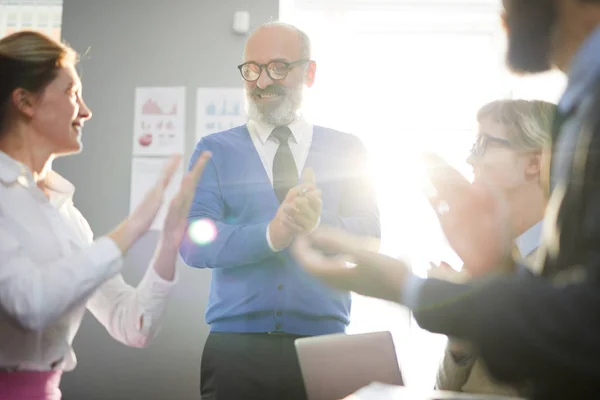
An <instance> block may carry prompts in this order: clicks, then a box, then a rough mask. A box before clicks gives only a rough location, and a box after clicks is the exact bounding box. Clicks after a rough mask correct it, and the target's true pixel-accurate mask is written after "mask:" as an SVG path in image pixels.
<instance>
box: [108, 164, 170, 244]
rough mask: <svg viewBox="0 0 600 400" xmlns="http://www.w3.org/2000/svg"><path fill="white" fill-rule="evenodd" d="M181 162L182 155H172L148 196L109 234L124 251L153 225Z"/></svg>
mask: <svg viewBox="0 0 600 400" xmlns="http://www.w3.org/2000/svg"><path fill="white" fill-rule="evenodd" d="M180 162H181V155H175V156H173V157H171V158H170V159H169V161H168V162H167V163H166V164H165V166H164V167H163V170H162V172H161V175H160V177H159V179H158V180H157V181H156V184H155V185H154V186H153V187H152V189H150V190H149V191H148V193H146V196H144V199H143V200H142V201H141V203H140V204H139V205H138V206H137V207H136V209H135V210H134V211H133V213H131V214H130V215H129V217H128V218H127V219H126V220H125V221H123V222H122V223H121V224H120V225H119V226H118V227H117V228H116V229H115V230H113V231H112V232H111V233H109V234H108V235H107V236H108V237H110V238H111V239H112V240H113V241H114V242H115V243H116V244H117V246H119V248H120V249H121V251H122V252H123V253H125V252H126V251H127V250H129V248H130V247H131V246H132V245H133V243H135V241H137V240H138V239H139V238H140V237H141V236H142V235H143V234H144V233H146V231H148V229H150V226H152V222H153V221H154V218H156V214H158V211H159V210H160V207H161V205H162V203H163V198H164V194H165V190H166V188H167V186H169V183H170V182H171V179H172V178H173V174H174V173H175V171H176V170H177V167H178V166H179V163H180Z"/></svg>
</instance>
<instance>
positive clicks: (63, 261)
mask: <svg viewBox="0 0 600 400" xmlns="http://www.w3.org/2000/svg"><path fill="white" fill-rule="evenodd" d="M46 184H47V187H48V189H49V191H50V196H49V199H48V198H47V197H46V196H45V195H44V193H43V192H42V191H41V190H40V189H39V188H38V187H37V185H36V183H35V181H34V180H33V176H32V174H31V172H30V170H29V169H28V168H27V167H26V166H24V165H23V164H21V163H19V162H17V161H15V160H14V159H12V158H10V157H9V156H8V155H6V154H5V153H3V152H0V371H2V370H4V371H6V370H9V371H10V370H37V371H44V370H51V369H60V370H65V371H69V370H72V369H73V368H75V365H76V358H75V354H74V352H73V348H72V346H71V345H72V342H73V337H74V336H75V334H76V333H77V330H78V329H79V325H80V324H81V319H82V318H83V314H84V312H85V308H86V307H87V308H88V309H89V310H90V311H91V312H92V314H93V315H94V316H95V317H96V318H97V319H98V321H100V323H101V324H102V325H104V327H105V328H106V329H107V330H108V332H109V333H110V334H111V335H112V336H113V337H114V338H115V339H117V340H119V341H120V342H123V343H125V344H127V345H129V346H135V347H142V346H144V345H146V343H148V342H149V341H150V340H151V339H152V338H153V336H154V335H155V333H156V331H157V328H158V325H159V323H160V320H161V317H162V315H163V311H164V308H165V303H166V300H167V298H168V296H169V294H170V292H171V290H172V288H173V286H174V285H175V284H176V281H177V274H176V277H175V279H174V280H173V281H165V280H163V279H162V278H161V277H160V276H158V274H157V273H156V272H155V271H154V267H150V268H148V271H147V272H146V274H145V276H144V278H143V279H142V281H141V282H140V284H139V285H138V287H137V288H133V287H131V286H129V285H128V284H126V283H125V281H124V280H123V277H122V276H121V274H120V273H119V271H120V270H121V267H122V265H123V258H122V254H121V251H120V250H119V248H118V247H117V245H116V244H115V243H114V242H113V241H112V240H111V239H109V238H108V237H101V238H99V239H96V240H94V239H93V233H92V231H91V229H90V226H89V225H88V223H87V221H86V220H85V218H83V216H82V215H81V213H80V212H79V211H78V210H77V209H76V208H75V206H74V205H73V200H72V199H73V193H74V191H75V188H74V187H73V185H72V184H71V183H70V182H68V181H67V180H65V179H64V178H62V177H61V176H60V175H58V174H57V173H55V172H53V171H50V172H49V173H48V175H47V177H46Z"/></svg>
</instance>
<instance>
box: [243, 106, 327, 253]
mask: <svg viewBox="0 0 600 400" xmlns="http://www.w3.org/2000/svg"><path fill="white" fill-rule="evenodd" d="M247 127H248V132H250V137H251V138H252V143H254V147H255V148H256V151H257V152H258V155H259V156H260V160H261V161H262V164H263V167H264V168H265V171H266V172H267V175H268V176H269V180H270V181H271V185H272V184H273V160H274V159H275V153H277V149H278V148H279V142H278V141H277V139H275V138H273V137H270V136H271V132H273V129H275V126H273V125H268V124H264V123H260V122H257V121H253V120H251V121H248V124H247ZM288 128H290V131H291V132H292V135H291V136H290V140H289V142H288V144H289V146H290V150H291V152H292V156H293V157H294V162H295V163H296V168H297V169H298V176H300V172H301V171H302V170H304V165H305V164H306V158H307V157H308V151H309V149H310V145H311V143H312V138H313V125H312V124H310V123H309V122H307V121H306V120H305V119H304V118H298V119H297V120H295V121H294V122H292V123H291V124H290V125H288ZM319 223H320V220H319V222H317V225H316V226H317V227H318V226H319ZM315 229H316V227H315ZM266 234H267V243H268V244H269V247H270V248H271V250H273V251H279V250H281V249H276V248H275V247H274V246H273V244H272V242H271V238H270V237H269V228H267V233H266Z"/></svg>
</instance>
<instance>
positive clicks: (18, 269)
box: [0, 217, 122, 330]
mask: <svg viewBox="0 0 600 400" xmlns="http://www.w3.org/2000/svg"><path fill="white" fill-rule="evenodd" d="M121 266H122V254H121V251H120V250H119V248H118V247H117V245H116V244H115V243H114V242H113V241H112V240H111V239H110V238H108V237H101V238H99V239H98V240H96V241H93V242H91V243H90V245H89V246H87V247H85V248H83V249H80V250H78V251H76V252H74V253H72V254H70V255H69V256H66V257H62V258H59V259H56V260H52V261H45V262H44V261H39V260H34V259H32V258H31V256H30V255H29V254H28V253H27V252H26V250H25V249H24V247H23V245H22V244H21V243H20V242H19V240H18V239H17V238H16V237H15V236H14V235H13V234H12V233H11V232H10V231H9V230H8V229H7V228H6V224H5V223H4V220H3V219H2V218H1V217H0V307H2V309H3V310H4V311H5V312H6V313H7V314H8V315H9V316H10V317H12V318H13V319H14V320H15V321H16V322H17V323H18V324H19V325H21V326H22V327H23V328H25V329H28V330H42V329H44V327H46V326H48V325H50V324H52V323H54V322H55V321H56V320H58V319H59V318H60V317H61V316H62V315H63V314H64V313H66V312H68V311H69V310H70V309H71V308H72V307H74V306H76V305H78V304H81V303H82V302H84V301H85V300H86V298H88V297H89V296H90V295H91V294H92V293H93V292H94V290H96V289H97V288H98V287H99V286H100V285H101V284H102V283H104V282H105V281H106V280H107V279H109V278H111V277H113V276H115V275H116V274H117V273H118V272H119V271H120V269H121Z"/></svg>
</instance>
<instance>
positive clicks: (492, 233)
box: [425, 154, 512, 275]
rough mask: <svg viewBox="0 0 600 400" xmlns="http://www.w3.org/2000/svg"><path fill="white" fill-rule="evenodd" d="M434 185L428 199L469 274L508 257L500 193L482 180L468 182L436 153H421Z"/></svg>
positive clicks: (504, 209)
mask: <svg viewBox="0 0 600 400" xmlns="http://www.w3.org/2000/svg"><path fill="white" fill-rule="evenodd" d="M425 161H426V162H427V165H428V175H429V178H430V181H431V184H432V185H433V187H434V188H435V192H436V193H435V194H430V195H429V196H428V197H429V201H430V203H431V205H432V207H433V209H434V210H435V211H436V213H437V216H438V219H439V221H440V224H441V226H442V229H443V231H444V233H445V235H446V238H447V239H448V242H449V243H450V245H451V246H452V248H453V249H454V251H455V252H456V253H457V254H458V256H459V257H460V258H461V259H462V260H463V262H464V264H465V265H468V266H469V272H470V274H471V275H483V274H485V273H486V272H487V271H490V270H491V269H494V268H496V267H497V266H498V265H499V264H504V263H508V262H509V260H510V257H511V253H510V246H511V240H510V238H511V236H512V235H511V232H510V225H509V219H508V207H507V205H506V203H505V201H504V199H503V198H502V196H501V195H500V194H499V193H498V192H497V191H496V190H495V189H494V188H493V187H491V186H489V185H486V184H484V183H474V184H471V183H469V182H468V181H467V180H466V179H465V178H464V177H463V176H462V175H461V174H460V173H459V172H458V171H457V170H456V169H454V168H453V167H451V166H450V165H449V164H448V163H447V162H446V161H444V160H443V159H442V158H440V157H439V156H437V155H433V154H428V155H426V156H425Z"/></svg>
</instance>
